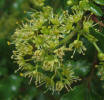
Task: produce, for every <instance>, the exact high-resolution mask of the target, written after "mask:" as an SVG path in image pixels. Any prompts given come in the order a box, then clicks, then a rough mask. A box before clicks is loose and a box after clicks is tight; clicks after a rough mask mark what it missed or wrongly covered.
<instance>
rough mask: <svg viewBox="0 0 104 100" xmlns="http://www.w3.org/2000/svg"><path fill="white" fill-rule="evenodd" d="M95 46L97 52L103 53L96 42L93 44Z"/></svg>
mask: <svg viewBox="0 0 104 100" xmlns="http://www.w3.org/2000/svg"><path fill="white" fill-rule="evenodd" d="M93 45H94V47H95V48H96V50H97V51H98V52H101V50H100V48H99V47H98V45H97V44H96V43H95V42H94V43H93Z"/></svg>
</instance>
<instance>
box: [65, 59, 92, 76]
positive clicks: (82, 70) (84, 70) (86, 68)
mask: <svg viewBox="0 0 104 100" xmlns="http://www.w3.org/2000/svg"><path fill="white" fill-rule="evenodd" d="M70 65H71V66H72V68H73V70H74V72H75V75H76V76H80V77H84V76H86V75H87V74H88V73H89V72H90V68H91V67H90V64H89V63H88V62H87V61H85V60H79V61H77V62H74V61H72V62H68V63H67V66H70Z"/></svg>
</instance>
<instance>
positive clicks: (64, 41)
mask: <svg viewBox="0 0 104 100" xmlns="http://www.w3.org/2000/svg"><path fill="white" fill-rule="evenodd" d="M74 35H75V31H73V32H71V33H70V34H69V35H68V36H66V37H65V39H63V40H62V41H61V42H60V43H59V45H62V44H64V43H67V42H68V40H70V39H71V38H72V37H73V36H74Z"/></svg>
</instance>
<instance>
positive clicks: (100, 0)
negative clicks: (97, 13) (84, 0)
mask: <svg viewBox="0 0 104 100" xmlns="http://www.w3.org/2000/svg"><path fill="white" fill-rule="evenodd" d="M94 2H95V3H97V4H99V5H104V0H94Z"/></svg>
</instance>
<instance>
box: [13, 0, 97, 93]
mask: <svg viewBox="0 0 104 100" xmlns="http://www.w3.org/2000/svg"><path fill="white" fill-rule="evenodd" d="M43 1H44V0H43ZM80 9H81V7H80V6H73V8H72V10H73V14H71V15H70V14H69V12H68V11H63V12H62V13H61V14H55V13H54V12H53V9H52V8H51V7H49V6H46V7H42V11H35V12H34V13H33V14H31V18H30V19H29V20H27V22H25V23H24V24H23V25H22V26H21V27H20V28H18V29H17V30H16V32H15V33H14V34H13V36H12V38H13V42H12V43H13V44H15V48H16V49H15V50H14V51H13V56H12V58H13V59H14V60H15V61H16V62H17V64H18V65H19V69H18V70H20V69H21V70H22V72H23V76H28V77H30V78H31V80H32V79H35V85H36V86H37V87H38V86H41V85H43V84H45V86H46V88H47V90H52V91H53V92H60V91H61V90H62V89H63V88H64V87H65V88H66V89H67V90H69V88H70V85H71V84H72V83H73V82H76V81H77V80H79V78H78V76H75V74H74V71H73V69H72V67H71V66H67V65H66V64H65V61H64V57H65V56H66V53H65V52H70V51H74V53H75V51H77V52H78V53H79V54H83V55H84V51H86V47H85V46H84V44H83V41H81V40H80V37H81V36H83V37H84V38H87V39H88V40H89V41H90V42H94V43H96V41H97V40H96V38H95V37H94V36H93V35H91V34H90V32H89V31H90V28H91V27H93V22H92V21H91V20H89V19H88V20H85V19H87V18H85V19H84V17H83V16H84V9H81V10H80ZM83 19H84V21H83ZM82 21H83V22H82ZM76 36H77V39H75V40H74V41H73V42H72V43H70V40H73V37H74V38H76ZM74 53H73V54H74ZM69 58H70V57H69ZM68 60H69V59H68ZM18 70H17V71H18Z"/></svg>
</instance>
